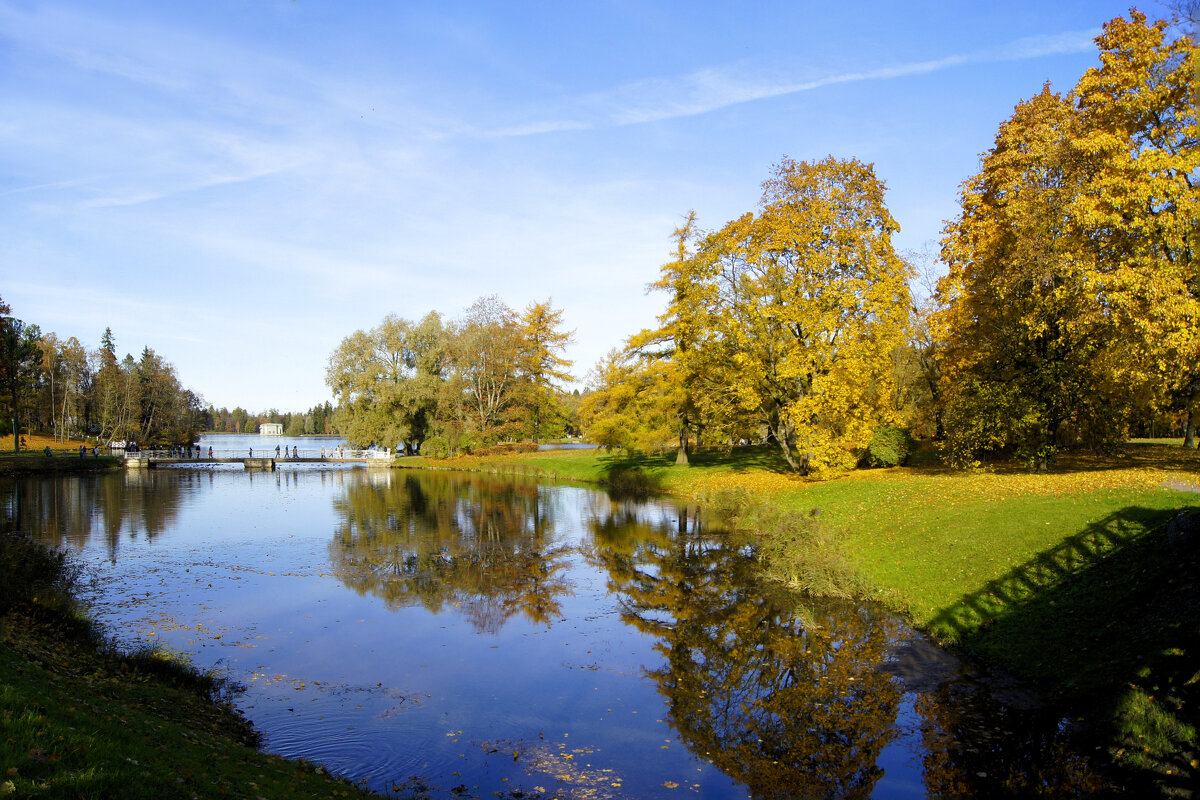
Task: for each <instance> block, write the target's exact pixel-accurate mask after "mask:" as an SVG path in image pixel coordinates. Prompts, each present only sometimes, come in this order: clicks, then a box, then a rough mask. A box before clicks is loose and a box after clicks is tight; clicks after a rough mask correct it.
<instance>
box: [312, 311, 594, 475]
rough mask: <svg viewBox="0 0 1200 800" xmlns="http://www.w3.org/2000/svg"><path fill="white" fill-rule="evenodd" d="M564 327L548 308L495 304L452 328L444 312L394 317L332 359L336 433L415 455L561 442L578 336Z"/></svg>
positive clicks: (357, 336)
mask: <svg viewBox="0 0 1200 800" xmlns="http://www.w3.org/2000/svg"><path fill="white" fill-rule="evenodd" d="M562 326H563V322H562V311H561V310H556V309H554V308H553V307H552V306H551V304H550V302H549V301H547V302H544V303H533V304H531V305H529V306H528V307H527V308H526V309H525V311H524V312H523V313H521V314H518V313H516V312H515V311H513V310H512V309H511V308H509V307H508V306H506V305H505V304H504V303H503V302H501V301H500V299H499V298H497V297H495V296H491V297H484V298H480V299H479V300H477V301H476V302H475V303H474V304H473V305H472V306H471V307H470V308H468V309H467V311H466V313H465V314H464V316H463V318H462V319H461V320H457V321H452V322H449V323H447V322H445V321H443V319H442V317H441V316H440V315H439V314H438V313H437V312H430V313H428V314H426V315H425V317H424V318H422V319H421V320H420V321H419V322H412V321H410V320H406V319H402V318H400V317H398V316H395V315H389V316H388V317H386V318H385V319H384V320H383V322H382V323H380V324H379V325H378V326H377V327H375V328H373V329H371V330H369V331H356V332H355V333H353V334H352V335H350V336H348V337H346V338H345V339H344V340H342V343H341V344H340V345H339V346H338V348H337V350H335V351H334V353H333V355H332V356H331V357H330V359H329V366H328V369H327V370H326V382H327V383H328V384H329V386H330V388H331V389H332V390H333V392H334V396H335V399H336V400H337V411H336V412H335V414H334V418H335V424H336V425H337V427H338V430H339V431H340V432H341V433H342V434H343V435H344V436H346V437H347V438H348V439H349V440H350V441H351V443H353V444H358V445H367V444H380V445H386V446H389V447H394V446H396V445H398V444H400V443H403V446H404V449H405V452H407V453H408V454H415V453H417V452H420V451H421V450H422V448H423V447H424V448H425V449H426V451H433V452H437V453H454V452H460V451H464V450H471V449H475V448H479V447H483V446H488V445H492V444H495V443H497V442H501V441H534V442H537V441H541V440H543V439H546V438H553V437H558V436H562V435H563V434H564V433H568V432H570V431H569V429H568V426H567V420H568V415H569V403H570V400H569V396H568V395H565V394H564V393H563V392H562V391H561V389H560V386H561V384H562V383H563V382H564V381H569V380H571V376H570V375H569V374H568V373H567V371H566V370H567V369H569V368H570V366H571V363H570V362H569V361H567V360H566V359H564V358H563V356H562V352H563V349H564V348H565V347H566V346H567V344H568V343H569V342H570V341H571V337H572V333H571V332H569V331H564V330H563V329H562Z"/></svg>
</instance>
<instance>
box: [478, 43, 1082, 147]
mask: <svg viewBox="0 0 1200 800" xmlns="http://www.w3.org/2000/svg"><path fill="white" fill-rule="evenodd" d="M1098 34H1099V30H1098V29H1089V30H1086V31H1068V32H1064V33H1057V34H1046V35H1040V36H1031V37H1025V38H1022V39H1018V40H1015V41H1013V42H1010V43H1008V44H1005V45H1003V46H1001V47H998V48H993V49H990V50H987V51H981V52H976V53H970V54H956V55H950V56H945V57H942V58H936V59H928V60H922V61H913V62H908V63H903V64H892V65H887V66H881V67H876V68H873V69H865V70H858V71H849V72H839V73H834V74H830V75H825V76H822V77H819V78H811V79H807V80H795V81H789V80H786V79H783V80H780V79H778V78H776V79H764V78H763V77H761V76H759V75H754V74H749V75H748V74H745V70H744V69H741V68H738V67H712V68H707V69H703V70H698V71H696V72H692V73H690V74H687V75H683V76H679V77H673V78H655V79H646V80H640V81H634V82H631V83H628V84H625V85H623V86H619V87H616V88H614V89H610V90H606V91H603V92H595V93H591V94H587V95H583V96H581V97H579V98H576V99H573V100H568V101H566V102H565V103H563V105H564V106H565V107H566V108H565V109H560V110H559V111H558V112H556V113H555V114H554V117H553V118H551V119H545V120H532V121H528V122H523V123H517V124H513V125H508V126H503V127H499V128H496V129H494V130H491V131H489V132H488V133H487V135H488V136H531V135H538V134H545V133H559V132H565V131H578V130H589V129H594V128H603V127H620V126H624V125H638V124H642V123H647V122H660V121H664V120H671V119H678V118H683V117H692V116H697V115H700V114H707V113H709V112H713V111H718V110H720V109H723V108H728V107H730V106H735V105H740V104H743V103H750V102H754V101H756V100H766V99H769V98H774V97H783V96H786V95H792V94H798V93H801V92H811V91H814V90H817V89H822V88H825V87H827V86H836V85H839V84H848V83H863V82H868V81H886V80H896V79H899V78H907V77H912V76H917V75H928V74H931V73H934V72H940V71H942V70H946V69H952V68H955V67H961V66H964V65H966V64H972V63H988V62H997V61H1018V60H1028V59H1036V58H1044V57H1047V56H1053V55H1064V54H1072V53H1080V52H1086V51H1087V50H1090V49H1092V48H1093V47H1094V44H1093V39H1094V38H1095V37H1096V36H1097V35H1098Z"/></svg>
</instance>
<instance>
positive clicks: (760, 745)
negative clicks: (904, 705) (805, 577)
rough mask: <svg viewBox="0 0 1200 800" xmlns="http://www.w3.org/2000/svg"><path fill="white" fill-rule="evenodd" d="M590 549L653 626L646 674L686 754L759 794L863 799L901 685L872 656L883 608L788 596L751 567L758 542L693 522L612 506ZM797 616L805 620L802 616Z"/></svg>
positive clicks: (634, 616)
mask: <svg viewBox="0 0 1200 800" xmlns="http://www.w3.org/2000/svg"><path fill="white" fill-rule="evenodd" d="M592 534H593V536H592V542H593V546H592V548H591V551H590V552H589V553H588V554H587V555H588V558H589V560H591V561H592V562H593V563H595V564H597V565H598V566H600V567H602V568H603V569H605V570H606V571H607V572H608V576H609V585H610V588H611V589H612V590H614V591H616V592H619V593H620V595H621V597H622V607H623V612H622V613H623V618H624V619H625V621H626V622H628V623H629V624H631V625H633V626H635V627H636V628H638V629H639V630H641V631H644V632H646V633H649V634H652V635H654V636H656V637H658V639H659V642H658V644H657V645H656V649H658V650H659V651H660V652H661V653H662V654H663V655H664V657H665V658H666V661H667V665H666V666H665V667H663V668H661V669H658V670H655V671H653V672H651V673H650V676H651V677H652V678H653V679H654V680H655V681H657V683H658V685H659V689H660V691H661V692H662V693H663V694H664V695H665V696H666V697H667V698H668V700H669V704H670V709H671V711H670V715H671V720H672V722H673V723H674V725H675V727H676V729H677V730H678V731H679V733H680V734H681V736H682V737H683V739H684V740H685V741H686V742H687V743H688V745H689V746H690V747H691V748H692V750H693V751H694V752H696V753H697V754H700V755H703V756H705V757H706V758H708V759H710V760H711V761H712V762H713V763H714V764H715V765H716V766H718V767H719V768H720V769H721V770H723V771H724V772H725V773H726V774H728V775H729V776H731V777H733V778H735V779H737V780H739V781H741V782H742V783H744V784H745V785H746V786H747V787H749V789H750V791H751V793H752V794H753V796H754V797H759V798H785V797H787V798H792V797H866V796H868V795H869V794H870V793H871V791H872V788H873V787H874V785H875V783H876V781H877V780H878V779H879V777H880V775H881V774H882V771H881V770H880V769H879V768H878V767H877V766H876V764H875V762H876V760H877V758H878V756H879V753H880V751H881V750H882V749H883V747H884V746H885V745H886V744H887V743H888V741H889V740H890V739H891V738H892V736H893V729H894V725H895V719H896V712H897V707H898V703H899V698H900V690H899V688H898V687H897V685H896V683H895V682H894V680H893V679H892V678H891V676H889V675H887V674H885V673H883V672H881V671H880V670H879V669H878V666H879V664H880V663H882V661H883V660H884V658H885V653H886V651H887V648H888V646H889V645H890V644H891V643H892V642H893V641H894V637H895V634H896V626H895V623H893V622H892V621H891V620H890V618H889V617H886V616H881V615H876V614H874V613H872V612H871V611H869V610H867V609H863V608H855V607H853V606H849V605H846V604H844V603H837V602H831V601H821V600H812V601H809V602H808V603H807V608H806V610H805V612H804V613H803V614H801V615H798V614H797V608H798V607H797V605H796V598H794V597H790V596H788V595H786V594H783V593H780V592H779V591H777V590H775V589H773V588H772V587H770V586H769V585H767V584H765V583H764V582H762V581H761V580H760V579H759V578H758V566H757V561H756V559H755V557H754V554H753V552H752V551H751V549H750V548H749V547H747V546H739V545H738V544H737V543H736V542H735V541H734V540H732V539H730V538H728V537H727V536H725V535H723V534H715V533H714V534H710V533H707V532H705V531H704V529H703V526H701V525H700V524H699V523H698V522H697V521H695V520H693V521H692V523H691V524H689V522H688V516H687V511H686V510H684V511H682V512H681V515H680V517H679V519H678V522H677V523H672V524H668V525H662V524H659V525H651V524H647V523H645V522H644V521H641V520H639V519H638V515H637V514H636V513H634V512H632V511H631V510H630V509H629V508H627V507H621V506H617V507H615V508H614V509H613V510H612V513H611V514H609V515H608V516H606V517H603V518H598V519H596V520H595V521H594V522H593V524H592ZM801 616H802V617H803V618H804V619H805V620H806V622H802V621H801V620H800V617H801Z"/></svg>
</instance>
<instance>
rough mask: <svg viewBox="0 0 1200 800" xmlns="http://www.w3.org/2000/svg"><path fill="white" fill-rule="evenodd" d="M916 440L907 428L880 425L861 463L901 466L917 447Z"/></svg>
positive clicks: (863, 464)
mask: <svg viewBox="0 0 1200 800" xmlns="http://www.w3.org/2000/svg"><path fill="white" fill-rule="evenodd" d="M916 445H917V443H916V440H914V439H913V437H912V434H910V433H909V432H908V429H907V428H901V427H898V426H896V425H880V426H879V427H878V428H876V429H875V435H874V436H872V437H871V443H870V444H869V445H867V452H865V453H863V456H862V458H861V459H860V460H859V464H860V465H861V466H864V467H872V468H874V467H899V466H902V465H903V464H904V463H905V462H906V461H908V456H909V454H911V453H912V451H913V449H914V448H915V447H916Z"/></svg>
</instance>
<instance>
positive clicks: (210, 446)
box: [208, 445, 212, 458]
mask: <svg viewBox="0 0 1200 800" xmlns="http://www.w3.org/2000/svg"><path fill="white" fill-rule="evenodd" d="M208 457H209V458H212V445H209V446H208Z"/></svg>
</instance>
